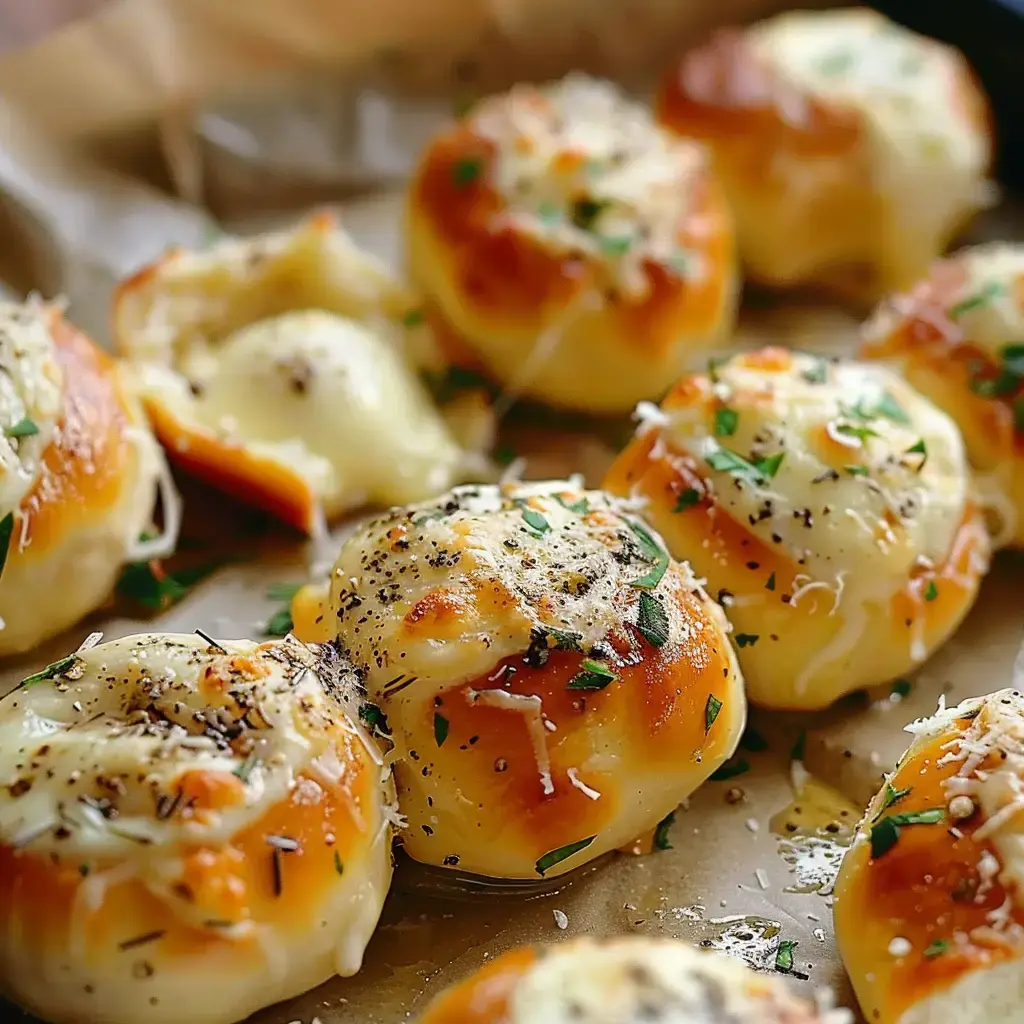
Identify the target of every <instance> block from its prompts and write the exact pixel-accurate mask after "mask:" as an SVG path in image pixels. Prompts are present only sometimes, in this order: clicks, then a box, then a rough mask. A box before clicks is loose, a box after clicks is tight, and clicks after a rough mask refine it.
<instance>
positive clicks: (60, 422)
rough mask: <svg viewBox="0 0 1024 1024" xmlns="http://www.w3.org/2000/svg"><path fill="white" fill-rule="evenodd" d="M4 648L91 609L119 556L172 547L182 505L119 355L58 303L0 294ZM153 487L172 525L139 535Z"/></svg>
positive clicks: (0, 620)
mask: <svg viewBox="0 0 1024 1024" xmlns="http://www.w3.org/2000/svg"><path fill="white" fill-rule="evenodd" d="M0 370H2V372H0V573H2V575H0V655H6V654H17V653H21V652H24V651H27V650H29V649H31V648H32V647H35V646H36V645H38V644H39V643H41V642H42V641H43V640H45V639H47V638H48V637H51V636H54V635H55V634H57V633H59V632H61V630H64V629H67V628H68V627H69V626H71V625H73V624H74V623H75V622H77V621H78V620H79V619H81V618H83V617H84V616H85V615H88V614H89V613H90V612H93V611H95V610H96V609H97V608H98V607H100V605H102V604H103V603H104V602H106V601H107V599H108V598H109V597H110V595H111V593H112V591H113V589H114V583H115V581H116V579H117V576H118V574H119V573H120V571H121V568H122V566H123V565H124V564H125V563H126V562H129V561H134V560H136V559H144V558H154V557H160V556H163V555H168V554H170V553H171V551H172V550H173V548H174V545H175V542H176V540H177V531H178V524H179V519H180V506H179V500H178V496H177V494H176V492H175V490H174V486H173V484H172V483H171V480H170V475H169V471H168V469H167V465H166V463H165V461H164V458H163V454H162V452H161V451H160V447H159V445H158V444H157V443H156V441H155V440H154V438H153V436H152V434H151V433H150V431H149V428H148V426H147V424H146V421H145V416H144V415H143V413H142V410H141V409H140V408H139V405H138V402H137V401H136V399H135V398H134V397H133V395H132V392H131V389H130V387H128V386H127V381H126V378H125V377H124V375H123V374H122V368H121V367H119V366H118V365H117V364H116V363H115V362H114V361H113V360H112V359H111V358H110V357H109V356H107V355H106V354H104V353H103V352H102V351H100V350H99V349H98V348H97V347H96V346H95V345H94V344H93V343H92V342H91V341H90V340H89V339H88V338H87V337H86V336H85V335H84V334H82V333H81V332H80V331H78V330H76V329H75V328H74V327H72V326H71V325H70V324H69V323H67V322H66V321H65V320H64V319H63V318H62V316H61V314H60V312H59V310H57V309H56V308H54V307H48V306H44V305H43V304H41V303H39V302H29V303H26V304H17V303H11V302H3V303H0ZM158 493H159V494H161V495H162V498H163V512H164V519H165V523H166V527H165V529H164V531H163V534H162V535H161V536H160V537H157V538H154V539H153V540H151V541H146V542H140V540H139V538H140V536H141V534H142V533H143V532H144V531H145V530H147V529H148V528H149V527H150V526H151V524H152V521H153V513H154V508H155V505H156V501H157V496H158Z"/></svg>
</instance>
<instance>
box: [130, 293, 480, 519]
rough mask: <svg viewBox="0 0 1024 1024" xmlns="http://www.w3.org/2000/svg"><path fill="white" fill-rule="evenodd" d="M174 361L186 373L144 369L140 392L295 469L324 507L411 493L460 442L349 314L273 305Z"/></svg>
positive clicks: (420, 490)
mask: <svg viewBox="0 0 1024 1024" xmlns="http://www.w3.org/2000/svg"><path fill="white" fill-rule="evenodd" d="M200 363H201V364H202V366H201V367H200V365H197V364H200ZM183 368H184V370H185V374H186V377H187V378H188V382H187V381H186V379H185V378H183V377H182V376H181V375H179V374H176V373H173V372H170V371H168V370H166V369H164V368H162V367H146V368H144V370H143V381H144V386H145V388H146V392H147V394H148V395H149V396H150V397H151V398H153V397H156V396H159V397H160V398H161V399H162V400H163V401H164V402H166V403H167V404H168V405H170V406H171V407H172V408H177V409H181V410H183V413H184V418H186V419H187V420H189V421H193V422H198V423H200V424H202V426H203V427H204V428H206V429H208V430H211V431H213V432H214V433H215V434H216V435H217V436H218V437H219V438H221V439H222V440H223V441H225V442H226V443H228V444H244V445H245V446H246V448H247V449H248V450H249V451H251V452H252V453H253V454H255V455H258V456H267V457H270V458H273V459H275V460H277V461H280V462H282V463H284V464H286V465H288V466H289V467H290V468H292V469H293V470H295V471H297V472H299V473H300V474H301V475H302V476H303V477H305V478H306V479H307V480H309V481H310V483H311V484H312V487H313V489H314V491H315V492H316V493H317V494H319V495H320V496H321V497H322V500H323V501H324V503H325V505H326V506H327V507H328V509H330V510H331V511H332V512H336V511H339V510H340V509H341V508H352V507H355V506H357V505H361V504H365V503H366V502H368V501H374V502H379V503H382V504H391V503H400V502H407V501H415V500H419V499H422V498H424V497H426V496H428V495H432V494H436V493H437V492H438V491H443V490H445V489H446V488H447V487H450V486H451V484H452V482H453V477H454V476H455V474H456V473H457V472H458V468H459V465H460V463H461V460H462V452H461V450H460V449H459V448H458V446H457V445H456V444H455V442H454V441H453V440H452V438H451V436H450V435H449V433H448V430H447V428H446V427H445V424H444V421H443V420H442V419H441V416H440V414H439V413H438V412H437V410H436V409H435V408H434V406H433V405H432V404H431V402H430V399H429V397H428V396H427V393H426V391H425V390H424V389H423V388H422V387H421V386H420V384H419V383H418V381H417V380H416V378H415V377H414V376H413V375H412V373H411V372H410V371H409V369H408V367H407V366H406V365H405V363H404V362H403V360H402V358H401V356H400V354H399V353H398V351H397V349H395V348H394V347H392V346H391V345H389V344H388V343H387V342H386V341H383V340H382V339H381V338H380V337H378V336H377V335H376V334H374V333H373V332H372V331H371V330H370V329H368V328H367V327H366V326H364V325H362V324H360V323H357V322H356V321H354V320H347V319H344V318H342V317H340V316H337V315H335V314H333V313H327V312H323V311H319V310H303V311H299V312H292V313H284V314H281V315H280V316H276V317H272V318H269V319H266V320H261V321H259V322H257V323H254V324H250V325H248V326H246V327H243V328H241V329H240V330H238V331H236V332H235V333H233V334H232V335H230V336H229V337H227V338H225V339H223V340H222V341H221V342H220V344H219V346H218V349H217V352H216V355H215V356H212V357H211V356H210V354H209V353H204V354H202V355H201V356H198V357H197V358H196V359H194V360H193V359H190V360H187V361H186V362H185V364H184V367H183ZM189 382H190V383H189Z"/></svg>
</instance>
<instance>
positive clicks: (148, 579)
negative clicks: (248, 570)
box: [0, 523, 227, 611]
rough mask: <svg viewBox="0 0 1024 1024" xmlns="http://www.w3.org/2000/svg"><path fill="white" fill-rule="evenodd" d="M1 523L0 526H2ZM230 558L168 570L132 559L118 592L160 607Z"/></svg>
mask: <svg viewBox="0 0 1024 1024" xmlns="http://www.w3.org/2000/svg"><path fill="white" fill-rule="evenodd" d="M2 525H3V524H2V523H0V528H2ZM226 564H227V563H226V562H208V563H207V564H205V565H199V566H195V567H193V568H191V569H179V570H178V571H177V572H174V573H168V572H164V570H163V567H162V566H161V565H160V564H159V562H157V561H155V560H154V561H150V562H132V563H130V564H129V565H126V566H125V567H124V569H123V570H122V571H121V578H120V579H119V580H118V581H117V592H118V594H120V595H121V596H122V597H126V598H128V599H130V600H132V601H135V602H136V603H137V604H140V605H142V606H143V607H144V608H149V609H151V610H153V611H160V610H162V609H164V608H169V607H170V606H171V605H173V604H177V603H178V602H179V601H180V600H181V599H182V598H183V597H185V596H186V595H187V594H188V592H189V590H191V589H192V587H193V586H195V584H197V583H199V582H200V581H201V580H204V579H205V578H206V577H207V576H210V575H212V574H213V573H215V572H216V571H217V570H218V569H220V568H222V567H223V566H224V565H226Z"/></svg>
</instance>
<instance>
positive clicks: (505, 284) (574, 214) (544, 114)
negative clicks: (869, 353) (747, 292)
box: [407, 75, 736, 413]
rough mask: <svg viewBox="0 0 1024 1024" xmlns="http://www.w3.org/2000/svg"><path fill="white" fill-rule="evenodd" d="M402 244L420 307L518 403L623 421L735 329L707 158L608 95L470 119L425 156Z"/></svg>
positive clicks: (538, 91)
mask: <svg viewBox="0 0 1024 1024" xmlns="http://www.w3.org/2000/svg"><path fill="white" fill-rule="evenodd" d="M407 230H408V248H409V266H410V269H411V272H412V274H413V276H414V278H415V280H416V282H417V284H418V285H419V286H420V288H421V290H422V291H423V293H424V294H425V296H426V298H427V300H428V308H430V309H432V310H434V311H435V312H436V313H437V315H438V316H439V318H440V319H441V320H442V321H443V322H445V323H446V324H447V325H448V326H449V327H450V329H451V330H452V331H453V332H454V334H455V335H456V336H457V337H458V338H460V339H461V342H462V344H463V345H464V346H465V347H466V348H467V349H468V350H469V351H470V352H472V353H474V354H475V355H476V356H477V357H478V358H479V360H480V361H482V363H483V365H484V367H485V368H486V370H487V371H488V372H490V373H491V374H492V375H493V376H494V377H496V378H497V379H498V380H499V381H500V382H501V383H502V384H504V385H506V386H508V387H509V388H510V389H511V390H512V391H514V392H515V393H516V394H525V395H527V396H530V397H532V398H535V399H539V400H541V401H544V402H549V403H552V404H554V405H559V406H566V407H569V408H573V409H578V410H583V411H586V412H594V413H615V412H625V411H627V410H629V409H630V408H631V407H632V406H633V404H634V403H635V402H637V401H638V400H639V399H643V398H656V397H657V396H658V395H660V394H661V393H663V392H664V390H665V388H667V387H668V386H669V384H670V383H671V382H672V380H673V379H674V378H675V376H676V375H677V374H678V373H679V371H680V369H682V368H683V367H684V366H685V365H686V364H688V363H689V362H690V361H691V360H692V358H693V357H694V355H697V356H700V355H701V354H702V353H703V352H704V351H706V350H708V349H709V348H711V347H713V346H714V345H715V344H716V343H717V341H718V339H719V338H720V337H721V336H723V335H724V334H727V333H728V331H729V330H730V328H731V327H732V323H733V318H734V306H735V292H736V273H735V269H734V257H733V238H732V226H731V223H730V219H729V216H728V213H727V211H726V207H725V203H724V200H723V197H722V195H721V191H720V188H719V184H718V182H717V180H716V178H715V176H714V174H713V172H712V170H711V168H710V165H709V164H708V161H707V158H706V155H705V152H704V150H703V149H702V147H700V146H698V145H696V144H694V143H690V142H685V141H681V140H674V139H673V138H672V137H671V136H670V135H669V134H668V133H666V132H663V131H662V130H661V129H659V128H658V127H657V126H656V125H655V124H654V121H653V119H652V118H651V116H650V114H649V112H648V111H647V110H645V109H644V108H642V107H640V106H639V105H637V104H636V103H634V102H632V101H631V100H628V99H627V98H625V97H624V96H623V95H622V94H621V93H619V92H618V90H617V89H616V88H615V87H614V86H612V85H610V84H609V83H607V82H603V81H596V80H593V79H589V78H586V77H583V76H580V75H572V76H570V77H569V78H566V79H564V80H562V81H560V82H556V83H554V84H551V85H548V86H544V87H538V86H532V85H521V86H517V87H516V88H514V89H513V90H512V91H511V92H509V93H507V94H505V95H502V96H495V97H492V98H490V99H487V100H484V101H483V102H481V103H480V104H478V105H477V106H475V107H474V108H473V109H472V110H471V111H470V112H469V113H468V114H467V115H466V117H465V118H463V120H461V121H460V122H459V123H458V124H457V125H456V126H455V127H453V128H452V129H451V130H449V131H447V132H445V133H444V134H442V135H441V136H440V137H438V138H437V139H436V141H435V142H434V143H433V145H431V146H430V147H429V148H428V150H427V152H426V154H425V155H424V157H423V160H422V163H421V165H420V168H419V171H418V173H417V174H416V176H415V179H414V181H413V183H412V185H411V189H410V193H409V201H408V216H407Z"/></svg>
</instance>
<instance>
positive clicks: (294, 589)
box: [263, 583, 302, 636]
mask: <svg viewBox="0 0 1024 1024" xmlns="http://www.w3.org/2000/svg"><path fill="white" fill-rule="evenodd" d="M301 589H302V584H301V583H275V584H274V585H273V586H272V587H270V588H268V590H267V597H268V598H269V599H270V600H271V601H282V602H283V604H282V606H281V607H280V608H278V609H277V611H276V612H274V614H273V615H271V616H270V618H269V619H267V624H266V626H265V627H264V629H263V633H264V635H265V636H287V635H288V634H289V633H290V632H291V631H292V630H293V629H294V628H295V623H294V622H292V598H293V597H295V595H296V594H297V593H298V592H299V591H300V590H301Z"/></svg>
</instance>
